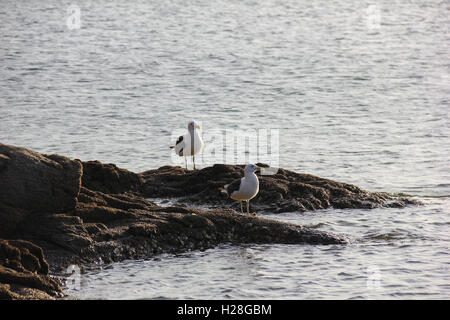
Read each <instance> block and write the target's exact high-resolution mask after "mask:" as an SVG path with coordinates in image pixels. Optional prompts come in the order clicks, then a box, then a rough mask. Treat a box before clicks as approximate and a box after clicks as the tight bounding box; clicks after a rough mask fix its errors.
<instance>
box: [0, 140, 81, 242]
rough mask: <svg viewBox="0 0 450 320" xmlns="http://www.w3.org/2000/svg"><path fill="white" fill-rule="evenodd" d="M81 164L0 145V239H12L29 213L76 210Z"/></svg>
mask: <svg viewBox="0 0 450 320" xmlns="http://www.w3.org/2000/svg"><path fill="white" fill-rule="evenodd" d="M81 176H82V166H81V163H80V162H79V161H76V160H70V159H69V158H66V157H61V156H57V155H42V154H40V153H37V152H34V151H30V150H27V149H25V148H20V147H14V146H10V145H5V144H1V143H0V217H1V219H2V220H3V219H4V220H3V221H4V222H6V223H3V221H2V223H1V224H0V237H5V236H9V235H10V234H11V233H13V232H14V230H15V228H16V227H17V225H18V224H19V223H21V222H22V221H23V220H24V219H25V217H26V215H27V213H43V212H56V213H57V212H65V211H68V210H72V209H73V208H75V204H76V201H77V196H78V192H79V190H80V185H81Z"/></svg>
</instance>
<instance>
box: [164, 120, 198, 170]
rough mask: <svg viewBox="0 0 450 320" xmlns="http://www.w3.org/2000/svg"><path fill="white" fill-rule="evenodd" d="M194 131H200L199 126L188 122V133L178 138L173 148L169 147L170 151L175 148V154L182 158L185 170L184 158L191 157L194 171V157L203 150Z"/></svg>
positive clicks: (185, 162) (196, 132) (193, 122)
mask: <svg viewBox="0 0 450 320" xmlns="http://www.w3.org/2000/svg"><path fill="white" fill-rule="evenodd" d="M196 129H200V126H199V125H198V124H197V122H195V121H190V122H189V123H188V131H189V132H188V133H186V134H185V135H182V136H180V137H179V138H178V140H177V142H176V143H175V145H174V146H170V149H173V148H175V152H176V154H178V155H179V156H180V157H182V156H184V164H185V166H186V169H187V161H186V156H192V162H193V163H194V170H195V169H196V168H195V158H194V155H196V154H197V153H199V152H201V151H202V150H203V147H204V146H205V144H204V143H203V140H202V138H201V137H200V135H199V134H198V131H197V130H196Z"/></svg>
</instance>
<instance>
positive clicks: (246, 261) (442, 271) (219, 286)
mask: <svg viewBox="0 0 450 320" xmlns="http://www.w3.org/2000/svg"><path fill="white" fill-rule="evenodd" d="M448 205H449V202H448V200H431V201H429V202H428V204H427V206H426V208H421V207H415V208H380V209H373V210H358V209H354V210H334V209H330V210H328V209H327V210H319V211H317V212H309V213H302V214H300V213H286V214H276V215H265V217H271V218H274V219H280V220H282V221H288V222H295V223H301V224H304V225H306V226H309V227H312V228H318V229H321V230H327V231H333V232H336V233H339V234H346V235H347V236H348V237H349V238H350V239H351V244H348V245H319V246H316V245H245V246H231V245H222V246H220V247H218V248H214V249H209V250H206V251H193V252H187V253H184V254H180V255H171V254H163V255H160V256H158V257H156V258H154V259H149V260H137V261H123V262H120V263H114V264H112V265H102V266H95V267H93V268H92V269H91V270H89V271H88V272H86V273H84V274H82V275H81V281H80V286H79V288H78V290H69V292H70V294H71V295H73V296H74V297H77V298H81V299H99V298H100V299H405V298H406V299H410V298H411V299H448V298H449V292H450V253H449V250H448V243H449V242H448V241H449V236H448V227H449V223H448V220H446V219H447V214H448V213H446V212H445V211H444V208H446V207H448ZM445 221H447V222H445Z"/></svg>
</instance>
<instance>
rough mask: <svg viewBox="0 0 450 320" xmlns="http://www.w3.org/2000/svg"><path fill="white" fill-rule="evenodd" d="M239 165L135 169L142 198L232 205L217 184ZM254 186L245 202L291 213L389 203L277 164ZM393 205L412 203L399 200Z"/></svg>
mask: <svg viewBox="0 0 450 320" xmlns="http://www.w3.org/2000/svg"><path fill="white" fill-rule="evenodd" d="M243 167H244V166H233V165H224V164H216V165H214V166H212V167H207V168H204V169H202V170H196V171H188V170H185V169H183V168H181V167H170V166H164V167H161V168H159V169H155V170H148V171H145V172H143V173H141V176H142V178H143V180H144V183H143V185H142V187H141V194H143V195H144V196H146V197H149V198H151V197H179V199H178V200H177V201H178V203H179V204H184V205H191V204H195V203H201V204H210V205H212V206H217V205H220V206H222V207H223V206H225V207H233V208H236V209H237V208H238V206H239V204H238V203H237V202H235V201H233V200H231V199H229V198H228V197H227V196H226V195H225V194H224V193H223V192H221V191H220V189H221V188H222V187H223V186H224V185H226V184H228V183H230V182H232V181H233V180H235V179H238V178H241V177H242V176H243ZM259 180H260V191H259V193H258V195H257V196H256V197H255V198H254V199H252V201H251V202H250V205H251V207H252V209H253V210H256V211H260V212H261V211H270V212H292V211H307V210H317V209H325V208H329V207H334V208H340V209H343V208H363V209H370V208H375V207H379V206H384V205H386V206H390V205H393V204H391V201H392V199H393V197H392V196H390V195H388V194H386V193H380V192H369V191H366V190H363V189H361V188H358V187H357V186H354V185H351V184H348V183H342V182H336V181H333V180H329V179H324V178H319V177H316V176H313V175H310V174H303V173H297V172H293V171H289V170H285V169H281V168H280V169H278V171H277V173H276V174H274V175H259ZM396 203H397V204H398V205H402V204H403V205H408V204H417V202H415V201H412V200H408V199H405V198H403V199H401V200H400V201H397V202H396Z"/></svg>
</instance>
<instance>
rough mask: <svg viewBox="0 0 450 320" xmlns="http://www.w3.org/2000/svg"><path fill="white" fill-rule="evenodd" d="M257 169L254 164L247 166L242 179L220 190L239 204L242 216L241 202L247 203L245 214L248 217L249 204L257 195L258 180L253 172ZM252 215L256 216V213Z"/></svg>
mask: <svg viewBox="0 0 450 320" xmlns="http://www.w3.org/2000/svg"><path fill="white" fill-rule="evenodd" d="M258 169H260V167H258V166H257V165H255V164H250V163H249V164H247V165H246V166H245V169H244V177H243V178H241V179H237V180H234V181H233V182H232V183H230V184H227V185H225V186H224V189H222V191H223V192H225V193H226V194H227V195H228V196H229V197H230V198H231V199H233V200H237V201H239V202H240V204H241V213H242V214H244V210H243V208H242V201H245V202H247V214H248V215H249V214H250V212H249V202H250V200H251V199H253V198H254V197H255V196H256V195H257V194H258V191H259V180H258V177H257V176H256V174H255V171H256V170H258ZM253 215H256V213H254V214H253Z"/></svg>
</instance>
